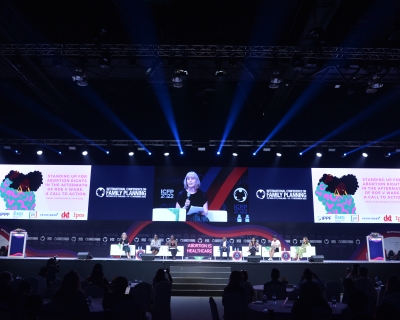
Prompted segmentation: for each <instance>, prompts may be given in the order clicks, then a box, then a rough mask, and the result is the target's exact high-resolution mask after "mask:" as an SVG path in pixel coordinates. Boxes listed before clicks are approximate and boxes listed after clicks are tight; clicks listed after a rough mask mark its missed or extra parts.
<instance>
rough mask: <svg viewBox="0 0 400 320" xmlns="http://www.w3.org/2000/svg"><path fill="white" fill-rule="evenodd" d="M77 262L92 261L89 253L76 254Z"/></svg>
mask: <svg viewBox="0 0 400 320" xmlns="http://www.w3.org/2000/svg"><path fill="white" fill-rule="evenodd" d="M78 259H79V260H90V259H93V256H92V255H91V254H90V253H89V252H78Z"/></svg>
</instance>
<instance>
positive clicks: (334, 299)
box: [332, 296, 336, 308]
mask: <svg viewBox="0 0 400 320" xmlns="http://www.w3.org/2000/svg"><path fill="white" fill-rule="evenodd" d="M332 308H336V298H335V296H333V297H332Z"/></svg>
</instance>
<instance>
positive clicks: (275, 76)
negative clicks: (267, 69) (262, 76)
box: [268, 70, 282, 89]
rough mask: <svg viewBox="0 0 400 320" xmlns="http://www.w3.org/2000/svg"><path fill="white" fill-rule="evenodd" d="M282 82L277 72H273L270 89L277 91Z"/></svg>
mask: <svg viewBox="0 0 400 320" xmlns="http://www.w3.org/2000/svg"><path fill="white" fill-rule="evenodd" d="M281 82H282V78H281V77H280V71H279V70H273V71H272V75H271V83H270V84H269V86H268V87H269V88H270V89H278V88H279V84H280V83H281Z"/></svg>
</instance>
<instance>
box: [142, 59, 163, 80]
mask: <svg viewBox="0 0 400 320" xmlns="http://www.w3.org/2000/svg"><path fill="white" fill-rule="evenodd" d="M160 65H161V60H159V59H154V60H153V63H152V64H151V67H149V68H148V69H147V70H146V72H145V75H146V76H148V77H151V76H152V75H153V74H154V72H156V70H157V68H158V67H159V66H160Z"/></svg>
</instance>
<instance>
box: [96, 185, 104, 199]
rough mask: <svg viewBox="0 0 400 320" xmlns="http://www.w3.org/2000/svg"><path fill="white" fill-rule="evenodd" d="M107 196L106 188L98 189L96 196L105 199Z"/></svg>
mask: <svg viewBox="0 0 400 320" xmlns="http://www.w3.org/2000/svg"><path fill="white" fill-rule="evenodd" d="M105 195H106V190H104V188H101V187H100V188H97V189H96V196H98V197H100V198H103V197H104V196H105Z"/></svg>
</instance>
